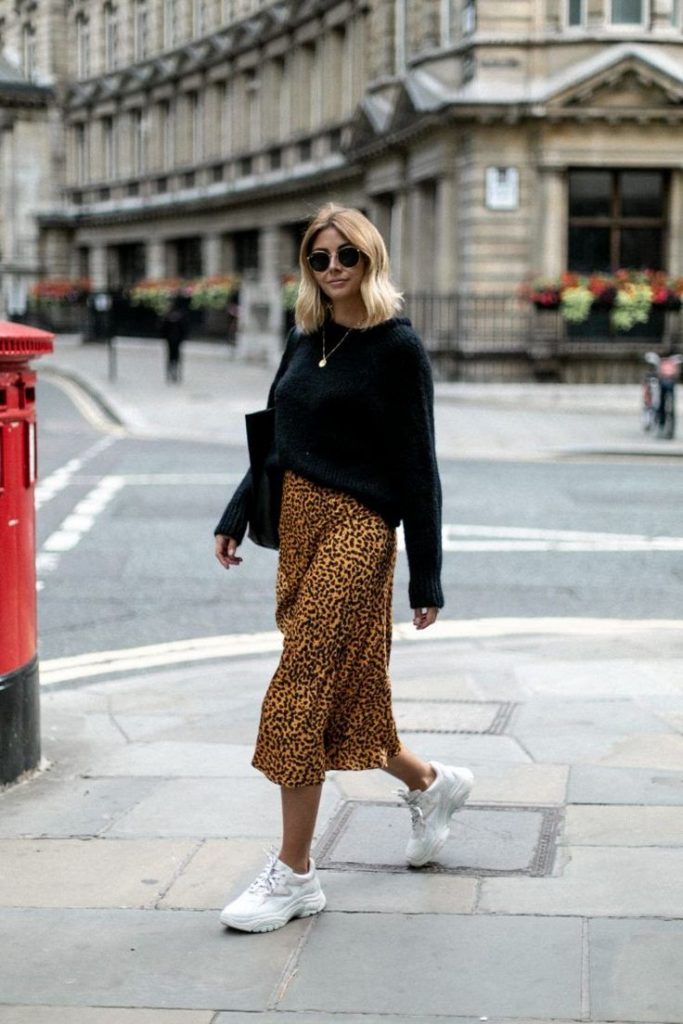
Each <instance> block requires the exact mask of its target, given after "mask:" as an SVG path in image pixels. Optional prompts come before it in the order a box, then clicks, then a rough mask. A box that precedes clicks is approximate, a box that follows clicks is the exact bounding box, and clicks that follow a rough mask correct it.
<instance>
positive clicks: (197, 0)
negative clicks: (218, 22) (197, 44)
mask: <svg viewBox="0 0 683 1024" xmlns="http://www.w3.org/2000/svg"><path fill="white" fill-rule="evenodd" d="M205 29H206V11H205V8H204V0H192V35H194V36H203V35H204V31H205Z"/></svg>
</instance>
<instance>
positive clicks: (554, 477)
mask: <svg viewBox="0 0 683 1024" xmlns="http://www.w3.org/2000/svg"><path fill="white" fill-rule="evenodd" d="M38 402H39V405H38V409H39V463H40V478H41V486H40V490H39V494H38V499H39V510H38V577H39V626H40V653H41V656H42V657H43V658H54V657H58V656H61V655H76V654H85V653H89V652H95V651H103V650H120V649H124V648H130V647H135V646H138V645H146V644H155V643H162V642H166V641H172V640H180V639H191V638H197V637H207V636H217V635H222V634H227V633H252V632H257V631H262V630H271V629H273V628H274V620H273V590H274V579H275V570H276V555H275V554H274V553H273V552H270V551H264V550H262V549H259V548H257V547H255V546H254V545H252V544H251V543H250V542H248V541H245V544H244V545H243V549H242V554H243V556H244V563H243V565H242V566H241V567H240V568H239V569H237V570H231V571H230V572H229V573H227V572H226V571H225V570H224V569H222V568H221V567H220V565H219V564H218V563H217V562H216V561H215V559H214V556H213V536H212V534H213V528H214V525H215V523H216V521H217V519H218V516H219V514H220V512H221V511H222V508H223V506H224V504H225V502H226V501H227V499H228V498H229V496H230V494H231V492H232V489H233V488H234V486H235V484H236V483H237V481H238V480H239V478H240V477H241V474H242V472H243V470H244V468H245V459H246V455H245V452H244V451H243V450H240V449H236V448H232V447H228V446H225V445H219V444H215V445H214V444H207V443H193V442H177V441H169V440H159V441H151V440H136V439H130V438H126V437H119V438H116V437H112V436H110V435H103V434H100V433H98V432H97V431H96V430H94V429H93V428H92V427H91V426H90V425H89V424H88V423H86V421H85V420H84V419H83V418H82V417H81V415H80V413H79V412H78V411H77V409H76V408H75V407H74V406H73V405H72V403H71V401H70V400H69V399H68V398H67V397H66V396H65V395H64V394H63V393H62V392H61V391H60V390H59V389H58V388H56V387H55V386H54V385H52V384H50V383H48V382H46V381H41V382H40V384H39V394H38ZM441 472H442V479H443V487H444V523H445V525H446V527H447V530H446V545H445V553H444V588H445V593H446V600H447V608H446V609H445V612H444V614H445V615H447V617H448V618H455V619H460V618H480V617H497V616H516V617H517V616H524V617H547V616H572V617H576V616H581V617H583V616H590V617H610V618H613V617H618V618H643V619H648V618H677V617H680V616H681V614H682V612H683V527H682V526H681V522H682V519H681V508H682V507H683V474H681V469H680V466H679V465H678V464H677V463H676V462H671V461H666V460H661V461H660V460H657V459H654V460H649V461H648V460H624V459H614V460H595V459H592V460H590V461H584V462H582V461H547V462H513V461H505V462H494V461H485V460H481V461H474V460H466V461H465V460H462V461H459V460H442V462H441ZM653 535H660V536H662V537H665V538H673V540H664V541H661V540H660V541H653V540H652V536H653ZM394 606H395V618H396V619H397V621H406V620H408V619H409V618H410V611H409V608H408V600H407V571H406V565H405V556H404V555H401V556H400V558H399V567H398V570H397V577H396V589H395V602H394Z"/></svg>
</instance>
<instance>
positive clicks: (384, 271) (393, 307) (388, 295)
mask: <svg viewBox="0 0 683 1024" xmlns="http://www.w3.org/2000/svg"><path fill="white" fill-rule="evenodd" d="M325 228H336V229H337V231H338V232H339V234H340V235H343V236H344V238H345V239H346V240H347V241H348V242H350V243H351V245H355V246H356V248H357V249H360V251H361V253H362V254H363V255H362V258H363V260H364V262H365V273H364V275H363V280H362V281H361V286H360V291H361V297H362V299H363V304H364V306H365V310H366V313H367V316H366V318H365V320H364V321H363V322H362V323H361V324H360V325H359V326H360V327H361V328H368V327H376V326H377V324H381V323H382V322H383V321H384V320H388V319H389V318H390V317H392V316H394V315H395V314H396V313H397V312H398V311H399V310H400V308H401V306H402V304H403V296H402V294H401V292H399V291H398V290H397V289H396V288H395V287H394V285H393V284H392V283H391V281H390V279H389V256H388V254H387V247H386V245H385V244H384V239H383V238H382V236H381V235H380V233H379V231H378V230H377V228H376V227H375V225H374V224H372V223H371V221H369V220H368V218H367V217H366V216H365V214H363V213H361V212H360V210H354V209H353V208H352V207H349V206H338V205H337V204H336V203H326V204H325V206H323V207H321V208H320V210H318V212H317V214H316V215H315V217H314V218H313V220H312V221H311V223H310V224H309V225H308V228H307V229H306V234H305V235H304V237H303V239H302V241H301V248H300V249H299V267H300V269H301V283H300V285H299V295H298V298H297V300H296V307H295V310H294V316H295V319H296V325H297V327H298V328H300V330H302V331H304V332H305V333H306V334H311V333H313V331H316V330H317V329H318V328H319V327H320V326H321V325H322V324H323V323H324V321H325V317H326V316H327V312H328V308H329V306H330V302H329V299H328V298H327V296H326V295H325V294H324V292H322V291H321V289H320V287H319V285H318V282H317V281H316V279H315V275H314V273H313V271H312V270H311V268H310V266H309V264H308V260H307V258H306V257H307V256H308V255H309V254H310V252H311V250H312V248H313V243H314V242H315V238H316V235H318V234H319V233H320V232H321V231H323V230H324V229H325Z"/></svg>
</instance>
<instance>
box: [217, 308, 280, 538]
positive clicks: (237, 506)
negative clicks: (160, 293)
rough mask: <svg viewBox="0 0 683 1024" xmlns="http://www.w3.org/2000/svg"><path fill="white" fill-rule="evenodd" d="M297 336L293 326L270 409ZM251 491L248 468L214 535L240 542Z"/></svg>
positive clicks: (245, 529)
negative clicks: (232, 538)
mask: <svg viewBox="0 0 683 1024" xmlns="http://www.w3.org/2000/svg"><path fill="white" fill-rule="evenodd" d="M299 337H300V335H299V331H298V330H297V328H296V327H293V328H292V330H291V331H290V332H289V334H288V335H287V341H286V344H285V350H284V352H283V354H282V359H281V360H280V365H279V367H278V370H277V373H276V374H275V377H274V379H273V383H272V384H271V385H270V390H269V391H268V402H267V405H266V408H267V409H271V408H272V407H273V405H274V403H275V389H276V387H277V386H278V384H279V382H280V379H281V377H282V376H283V374H284V372H285V370H286V369H287V366H288V365H289V360H290V359H291V356H292V352H293V350H294V347H295V345H296V343H297V341H298V339H299ZM251 493H252V492H251V469H248V470H247V472H246V473H245V474H244V476H243V477H242V480H241V481H240V483H239V484H238V486H237V489H236V491H235V493H234V494H233V496H232V498H231V499H230V501H229V502H228V504H227V506H226V508H225V510H224V512H223V515H222V516H221V518H220V519H219V521H218V525H217V526H216V529H215V530H214V531H213V532H214V536H216V535H218V534H221V535H222V536H224V537H234V538H235V540H236V541H237V543H238V544H241V543H242V541H243V540H244V535H245V533H246V532H247V524H248V522H249V506H250V504H251Z"/></svg>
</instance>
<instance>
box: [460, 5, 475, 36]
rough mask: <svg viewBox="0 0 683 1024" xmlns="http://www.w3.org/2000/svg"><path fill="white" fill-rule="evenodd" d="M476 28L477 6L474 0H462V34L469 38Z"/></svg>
mask: <svg viewBox="0 0 683 1024" xmlns="http://www.w3.org/2000/svg"><path fill="white" fill-rule="evenodd" d="M476 27H477V5H476V2H475V0H463V5H462V34H463V35H464V36H470V35H472V33H473V32H474V31H475V30H476Z"/></svg>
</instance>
